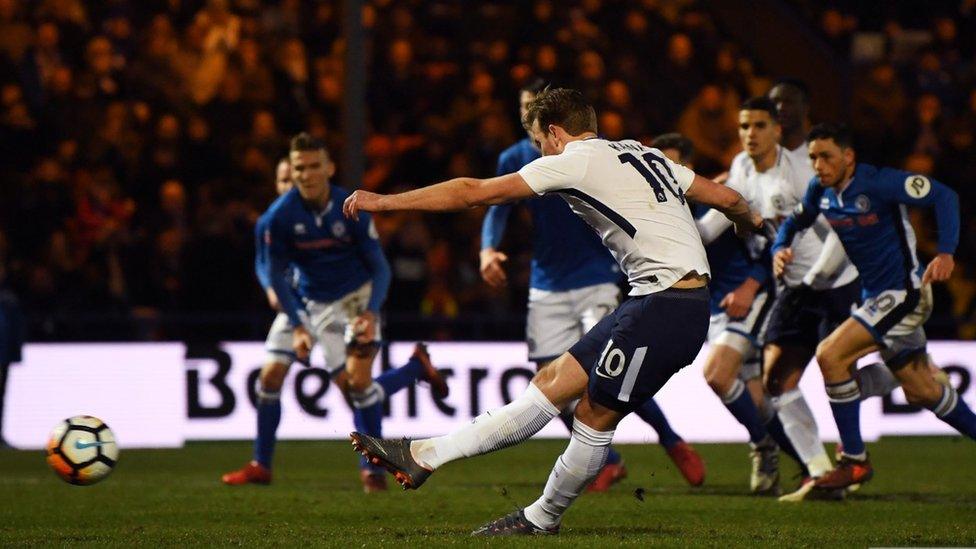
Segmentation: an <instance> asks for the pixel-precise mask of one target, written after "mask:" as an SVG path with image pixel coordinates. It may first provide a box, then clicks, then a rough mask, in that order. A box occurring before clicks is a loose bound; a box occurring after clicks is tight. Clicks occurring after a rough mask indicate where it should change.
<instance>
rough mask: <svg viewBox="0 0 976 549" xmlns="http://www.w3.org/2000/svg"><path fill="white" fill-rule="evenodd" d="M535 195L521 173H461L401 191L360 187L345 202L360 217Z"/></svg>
mask: <svg viewBox="0 0 976 549" xmlns="http://www.w3.org/2000/svg"><path fill="white" fill-rule="evenodd" d="M532 196H535V192H533V191H532V189H531V188H530V187H529V185H528V184H527V183H526V182H525V180H524V179H522V176H521V175H519V174H517V173H510V174H507V175H503V176H499V177H492V178H491V179H475V178H473V177H459V178H456V179H451V180H450V181H445V182H443V183H438V184H436V185H430V186H428V187H423V188H420V189H415V190H412V191H407V192H405V193H399V194H390V195H383V194H376V193H371V192H367V191H361V190H360V191H356V192H354V193H352V194H351V195H349V198H347V199H346V201H345V203H343V205H342V212H343V213H344V214H345V215H346V217H352V218H357V217H358V215H359V212H360V211H364V212H392V211H402V210H412V211H426V212H448V211H454V210H463V209H466V208H473V207H475V206H489V205H492V204H503V203H505V202H512V201H514V200H521V199H523V198H529V197H532Z"/></svg>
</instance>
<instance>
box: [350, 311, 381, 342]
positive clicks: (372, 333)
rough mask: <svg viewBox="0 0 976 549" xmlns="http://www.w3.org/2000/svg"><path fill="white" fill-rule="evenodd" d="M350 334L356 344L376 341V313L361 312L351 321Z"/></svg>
mask: <svg viewBox="0 0 976 549" xmlns="http://www.w3.org/2000/svg"><path fill="white" fill-rule="evenodd" d="M352 333H353V337H354V338H355V340H356V342H357V343H371V342H373V341H375V340H376V313H374V312H373V311H363V312H362V313H359V316H357V317H356V318H355V319H353V321H352Z"/></svg>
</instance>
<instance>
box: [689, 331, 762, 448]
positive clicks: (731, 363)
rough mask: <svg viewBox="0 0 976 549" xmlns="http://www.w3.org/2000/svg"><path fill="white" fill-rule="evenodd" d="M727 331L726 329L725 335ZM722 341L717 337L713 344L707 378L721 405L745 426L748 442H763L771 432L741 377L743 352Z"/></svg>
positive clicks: (706, 363)
mask: <svg viewBox="0 0 976 549" xmlns="http://www.w3.org/2000/svg"><path fill="white" fill-rule="evenodd" d="M728 333H729V332H723V335H724V334H728ZM733 337H734V335H733ZM723 341H724V340H723V339H718V340H716V341H715V343H714V344H713V345H712V347H711V351H710V352H709V354H708V359H707V360H706V362H705V369H704V372H705V381H706V382H707V383H708V386H709V387H711V388H712V391H714V392H715V394H716V395H718V397H719V398H721V399H722V404H724V405H725V407H726V408H727V409H728V410H729V412H730V413H731V414H732V415H733V416H734V417H735V419H736V420H737V421H738V422H739V423H740V424H742V426H743V427H745V428H746V431H748V433H749V441H750V442H751V443H752V444H754V445H759V444H762V443H763V442H764V441H766V440H767V438H768V436H769V433H767V431H766V428H765V427H763V423H762V418H761V417H760V415H759V409H758V408H757V407H756V403H755V402H753V400H752V395H751V394H750V393H749V391H747V390H746V384H745V383H744V382H743V381H742V380H741V379H739V368H741V365H742V353H741V351H739V350H738V349H737V348H736V347H734V346H732V345H729V344H727V343H724V342H723Z"/></svg>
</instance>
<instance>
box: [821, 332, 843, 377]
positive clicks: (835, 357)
mask: <svg viewBox="0 0 976 549" xmlns="http://www.w3.org/2000/svg"><path fill="white" fill-rule="evenodd" d="M816 357H817V364H818V365H819V366H820V371H821V372H830V373H837V372H839V371H842V370H846V369H847V366H848V365H847V364H844V363H843V361H842V358H841V357H840V356H839V354H838V353H837V352H836V351H835V350H834V348H833V346H832V345H830V340H829V339H825V340H823V341H821V342H820V344H819V345H817V352H816Z"/></svg>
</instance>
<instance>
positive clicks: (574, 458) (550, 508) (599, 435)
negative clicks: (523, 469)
mask: <svg viewBox="0 0 976 549" xmlns="http://www.w3.org/2000/svg"><path fill="white" fill-rule="evenodd" d="M612 440H613V431H597V430H596V429H593V428H591V427H587V426H586V425H584V424H583V423H581V422H580V420H579V419H577V420H576V421H575V422H573V435H572V437H571V438H570V439H569V446H567V447H566V451H565V452H563V454H562V455H561V456H559V457H558V458H556V464H555V465H554V466H553V468H552V473H550V474H549V480H548V481H546V487H545V489H544V490H543V491H542V496H541V497H540V498H539V499H537V500H536V501H535V503H533V504H532V505H529V506H528V507H526V508H525V509H524V513H525V518H527V519H529V522H531V523H532V524H535V525H536V526H538V527H540V528H546V529H552V528H555V527H556V526H559V521H561V520H562V517H563V513H565V512H566V509H568V508H569V506H570V505H572V504H573V501H575V500H576V498H577V497H579V495H580V493H582V492H583V490H584V489H585V488H586V486H587V485H588V484H589V483H590V482H591V481H592V480H593V479H594V478H596V475H597V474H598V473H599V472H600V469H602V468H603V464H604V463H605V462H606V461H607V454H608V453H609V452H610V442H611V441H612Z"/></svg>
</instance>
